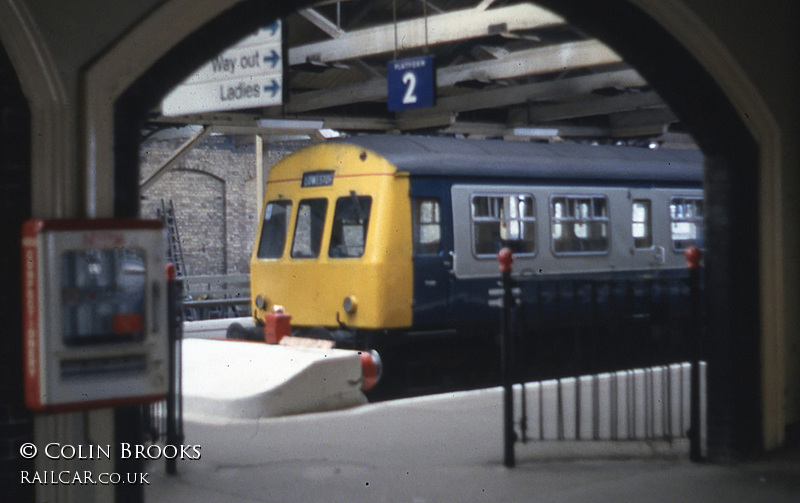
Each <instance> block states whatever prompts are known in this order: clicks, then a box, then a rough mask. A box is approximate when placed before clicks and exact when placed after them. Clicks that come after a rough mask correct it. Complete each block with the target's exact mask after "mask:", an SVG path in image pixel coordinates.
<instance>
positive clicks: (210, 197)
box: [140, 136, 298, 276]
mask: <svg viewBox="0 0 800 503" xmlns="http://www.w3.org/2000/svg"><path fill="white" fill-rule="evenodd" d="M184 141H185V138H172V139H161V140H150V141H146V142H144V143H143V145H142V148H141V153H140V165H141V177H142V179H143V180H144V179H147V177H149V176H150V175H151V174H152V173H153V172H154V171H155V170H156V169H158V168H159V166H161V165H162V163H163V162H164V161H165V160H166V159H168V158H169V156H170V155H171V154H172V153H173V152H175V151H176V150H177V149H178V147H179V146H180V145H181V144H182V143H183V142H184ZM266 145H267V144H266V143H265V146H266ZM297 147H298V144H295V143H292V144H280V145H275V144H273V145H269V146H266V148H265V152H264V157H263V164H264V166H265V169H268V167H269V166H272V165H273V164H274V163H275V162H277V161H278V160H280V159H282V158H283V157H284V156H285V155H286V154H287V153H289V152H291V151H293V150H295V149H296V148H297ZM256 180H257V176H256V155H255V143H254V141H253V139H252V138H251V137H244V136H236V137H234V136H212V137H209V138H207V139H206V140H204V141H202V142H201V143H200V144H198V145H196V146H195V147H194V148H193V149H192V150H191V151H189V152H188V153H187V154H186V155H185V156H184V157H183V158H182V159H181V160H180V161H179V162H178V163H177V164H176V166H174V167H173V168H171V169H170V171H169V172H167V173H165V174H164V175H163V176H161V177H160V178H158V179H157V181H156V182H155V183H154V184H153V185H151V186H150V187H149V188H148V189H147V190H146V191H144V192H143V193H142V194H141V197H142V205H141V215H142V217H145V218H155V216H156V210H157V208H158V207H159V206H160V204H161V201H162V200H165V201H167V200H170V199H171V200H172V202H173V205H174V208H175V217H176V223H177V227H178V232H179V234H180V239H181V245H182V249H183V253H184V261H185V266H186V273H187V275H190V276H195V275H205V274H237V273H247V272H249V270H250V265H249V261H250V252H251V250H252V247H253V243H254V242H255V233H256V230H257V228H258V218H259V216H258V215H257V213H258V208H259V201H258V200H257V193H258V190H257V187H256V183H257V182H256Z"/></svg>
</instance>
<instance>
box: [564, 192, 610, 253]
mask: <svg viewBox="0 0 800 503" xmlns="http://www.w3.org/2000/svg"><path fill="white" fill-rule="evenodd" d="M562 201H563V204H564V206H563V208H562V210H561V212H560V214H559V211H557V206H556V205H557V203H558V202H562ZM569 201H574V204H572V205H570V204H568V202H569ZM585 201H590V202H591V204H590V205H589V207H587V208H586V209H587V212H586V214H585V215H580V214H578V215H574V214H571V215H570V214H567V215H565V214H564V211H565V210H569V209H575V208H578V210H577V211H578V213H582V212H583V211H582V207H581V206H580V205H581V204H582V203H583V202H585ZM600 201H602V208H603V210H602V213H603V214H601V215H598V214H597V209H598V205H597V202H600ZM549 211H550V225H551V227H550V250H551V251H552V253H553V255H554V256H557V257H570V256H573V257H574V256H587V255H608V254H609V252H610V250H611V216H610V211H611V207H610V204H609V197H608V195H607V194H555V195H552V196H551V197H550V204H549ZM573 213H574V212H573ZM598 228H599V229H601V232H600V236H599V237H595V236H593V235H594V234H595V231H594V229H598ZM569 229H571V234H572V235H571V236H565V232H566V231H569ZM580 234H584V235H583V236H581V235H580ZM593 241H595V242H599V243H602V242H603V241H605V243H604V246H601V247H600V248H598V249H591V247H593V246H594V245H593V244H592V242H593ZM560 242H564V243H566V244H568V245H569V246H568V247H564V248H562V249H559V246H558V245H559V243H560ZM570 243H571V244H570ZM584 245H588V246H589V247H590V248H589V249H580V248H586V246H584Z"/></svg>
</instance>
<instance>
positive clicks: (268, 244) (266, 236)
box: [257, 201, 292, 258]
mask: <svg viewBox="0 0 800 503" xmlns="http://www.w3.org/2000/svg"><path fill="white" fill-rule="evenodd" d="M291 214H292V202H291V201H270V202H269V203H267V207H266V208H264V223H263V224H262V226H261V237H260V238H259V241H258V252H257V256H258V258H280V257H281V256H282V255H283V247H284V245H285V244H286V232H287V230H288V229H289V217H290V216H291Z"/></svg>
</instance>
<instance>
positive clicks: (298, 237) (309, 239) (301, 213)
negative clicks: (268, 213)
mask: <svg viewBox="0 0 800 503" xmlns="http://www.w3.org/2000/svg"><path fill="white" fill-rule="evenodd" d="M327 210H328V200H327V199H305V200H303V201H300V204H298V205H297V223H296V224H295V226H294V240H293V241H292V258H316V257H317V256H319V249H320V244H321V243H322V228H323V227H324V225H325V212H326V211H327Z"/></svg>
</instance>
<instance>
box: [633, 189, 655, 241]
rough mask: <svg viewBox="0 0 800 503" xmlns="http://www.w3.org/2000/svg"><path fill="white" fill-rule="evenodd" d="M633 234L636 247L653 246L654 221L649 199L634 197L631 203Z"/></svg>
mask: <svg viewBox="0 0 800 503" xmlns="http://www.w3.org/2000/svg"><path fill="white" fill-rule="evenodd" d="M631 234H632V235H633V246H634V248H651V247H652V246H653V223H652V217H651V213H650V200H649V199H634V200H633V203H632V205H631Z"/></svg>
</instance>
